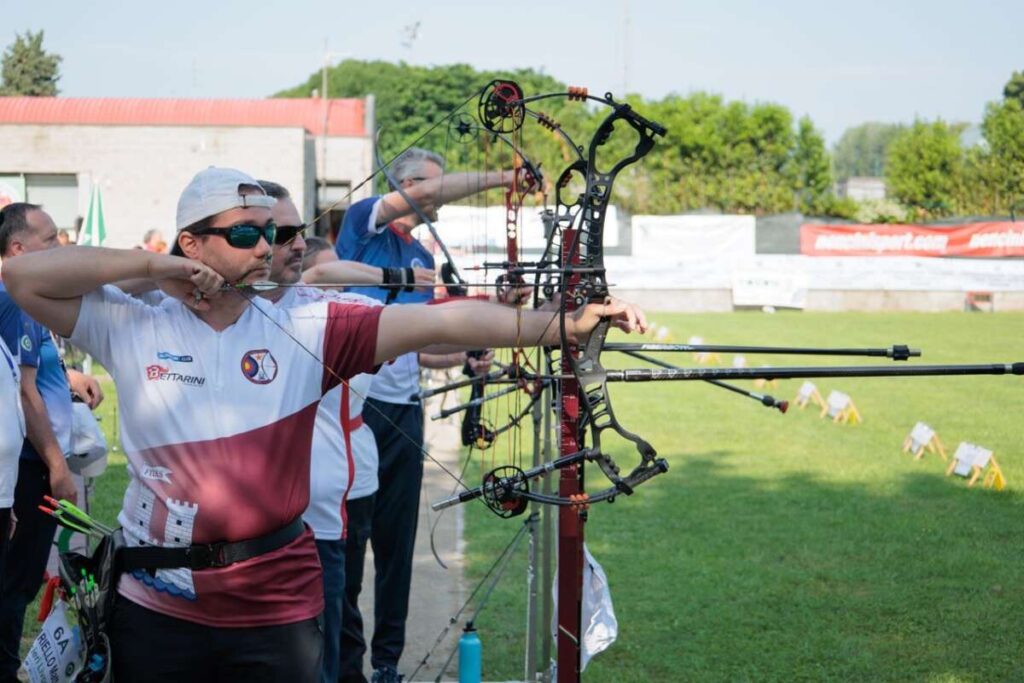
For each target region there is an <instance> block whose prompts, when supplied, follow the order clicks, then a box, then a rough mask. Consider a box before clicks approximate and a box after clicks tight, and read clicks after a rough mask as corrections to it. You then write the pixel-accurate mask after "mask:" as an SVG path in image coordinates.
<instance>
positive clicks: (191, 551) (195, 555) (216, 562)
mask: <svg viewBox="0 0 1024 683" xmlns="http://www.w3.org/2000/svg"><path fill="white" fill-rule="evenodd" d="M224 545H225V544H223V543H206V544H203V545H192V546H189V547H188V549H187V550H186V551H185V555H186V556H187V557H188V566H189V568H190V569H193V570H195V569H212V568H215V567H226V566H227V564H226V563H225V562H224Z"/></svg>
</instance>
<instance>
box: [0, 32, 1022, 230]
mask: <svg viewBox="0 0 1024 683" xmlns="http://www.w3.org/2000/svg"><path fill="white" fill-rule="evenodd" d="M60 61H61V57H60V56H59V55H56V54H52V53H50V52H47V51H46V50H45V49H44V48H43V32H42V31H39V32H37V33H32V32H31V31H28V32H26V33H25V34H24V35H20V34H19V35H17V36H16V39H15V41H14V43H13V44H11V45H10V46H8V47H7V49H6V50H5V52H4V54H3V57H2V64H0V74H2V83H0V94H3V95H34V96H40V95H49V96H53V95H56V94H57V93H58V89H57V81H58V80H59V78H60V72H59V65H60ZM499 78H502V79H511V80H514V81H516V82H517V83H519V84H520V85H521V86H522V87H523V90H524V91H525V92H526V93H527V94H531V93H542V92H554V91H564V90H565V88H566V84H565V83H562V82H561V81H559V80H558V79H556V78H553V77H552V76H549V75H547V74H544V73H540V72H538V71H535V70H532V69H515V70H511V71H501V72H498V71H483V70H478V69H474V68H473V67H471V66H469V65H466V64H453V65H446V66H432V67H425V66H415V65H410V64H406V63H401V62H400V63H397V64H395V63H389V62H382V61H360V60H353V59H349V60H345V61H343V62H341V63H339V64H337V65H336V66H333V67H331V68H330V69H329V70H328V72H327V93H326V94H327V95H328V96H330V97H366V96H367V95H374V96H375V98H376V122H377V125H378V126H379V129H380V138H379V143H380V148H381V150H382V152H383V154H384V157H385V158H388V156H389V155H391V154H394V153H397V152H398V151H400V150H401V149H402V148H403V147H405V146H406V145H408V144H410V143H411V142H413V141H416V140H418V139H419V141H418V143H417V144H420V145H421V146H427V147H432V148H434V149H435V150H437V151H438V152H439V153H441V154H442V155H443V156H444V157H445V158H446V159H447V160H448V164H449V168H451V169H453V170H455V169H475V168H480V167H481V166H484V165H490V166H500V165H503V164H507V163H509V162H510V159H511V152H510V149H509V147H508V145H506V144H505V143H504V142H503V141H499V140H496V139H494V138H493V137H491V136H487V135H482V134H479V131H473V132H472V133H473V134H470V135H466V134H465V130H464V129H460V128H459V127H458V126H457V125H456V124H457V123H458V122H459V121H460V120H461V119H459V118H458V117H456V119H455V121H454V122H453V121H446V120H445V117H446V116H447V114H448V113H449V112H451V111H453V110H456V109H459V108H461V107H464V106H465V107H467V108H468V109H469V110H470V111H472V110H473V108H475V107H476V105H477V102H476V95H474V93H478V92H479V90H480V88H481V86H482V84H485V83H487V82H489V81H491V80H493V79H499ZM322 87H323V86H322V74H321V73H320V72H316V73H313V74H311V75H310V76H309V78H308V79H307V80H306V82H304V83H302V84H300V85H297V86H295V87H293V88H290V89H288V90H284V91H282V92H279V93H277V94H275V95H274V97H310V96H312V95H313V94H314V93H316V92H318V91H319V90H320V89H321V88H322ZM321 94H323V93H321ZM1001 95H1002V97H1000V98H997V99H994V100H993V101H991V102H989V103H988V104H987V106H986V109H985V115H984V118H983V120H982V122H981V125H980V130H979V131H978V132H979V133H980V135H979V134H976V135H974V138H975V139H970V136H969V135H966V134H965V133H970V132H972V131H971V130H969V129H968V128H969V127H968V126H967V125H966V124H964V123H959V122H946V121H943V120H941V119H940V120H935V121H925V120H918V121H914V122H913V123H911V124H909V125H903V124H884V123H866V124H863V125H860V126H856V127H853V128H851V129H849V130H847V131H846V132H845V133H844V134H843V136H842V138H840V140H839V142H838V143H837V144H836V145H835V147H834V148H833V150H832V152H831V153H829V151H828V149H827V148H826V145H825V141H824V138H823V137H822V135H821V132H820V131H819V130H818V129H817V128H815V127H814V124H813V122H812V121H811V120H810V119H809V118H808V117H802V118H800V119H795V118H794V116H793V114H792V113H791V112H790V111H789V110H788V109H787V108H786V107H783V106H781V105H778V104H772V103H746V102H739V101H726V100H725V99H724V98H723V97H721V96H719V95H715V94H710V93H704V92H697V93H693V94H690V95H685V96H683V95H675V94H673V95H668V96H666V97H663V98H661V99H654V100H648V99H643V98H641V97H639V96H635V95H633V96H629V97H628V98H626V101H628V102H629V103H630V104H632V105H633V106H634V107H635V108H636V109H638V110H639V111H641V112H643V114H644V115H645V116H647V117H648V118H650V119H653V120H656V121H658V122H660V123H662V124H663V125H664V126H666V128H667V129H668V133H667V135H666V136H665V138H664V139H663V140H659V142H658V144H657V145H656V146H655V148H654V150H653V151H652V152H651V153H650V154H649V155H648V156H647V157H646V158H645V159H644V160H643V162H642V163H640V164H638V165H635V166H633V167H630V168H629V169H628V170H627V171H626V172H624V173H623V174H622V175H621V176H620V179H619V181H618V183H617V185H616V190H617V196H616V201H617V202H618V203H619V204H620V205H621V206H622V207H623V208H624V209H626V210H628V211H632V212H634V213H650V214H669V213H679V212H685V211H693V210H701V209H711V210H714V211H720V212H724V213H753V214H771V213H784V212H790V211H799V212H802V213H804V214H809V215H818V216H833V217H839V218H848V219H855V220H860V221H901V220H928V219H935V218H943V217H947V216H953V215H960V216H964V215H985V216H1001V215H1008V214H1016V213H1024V71H1019V72H1014V73H1013V74H1012V76H1011V77H1010V79H1009V81H1008V82H1007V84H1006V86H1005V88H1004V89H1003V92H1002V93H1001ZM467 98H468V99H467ZM536 107H537V108H539V109H541V110H542V111H543V112H544V113H545V114H546V115H547V116H548V117H550V119H552V120H554V121H556V122H557V123H558V124H559V125H560V126H561V127H562V129H564V130H565V131H567V132H570V134H571V135H573V137H574V141H575V143H577V144H584V143H585V142H586V141H587V140H589V138H590V133H591V132H592V131H593V130H594V128H595V127H596V126H597V125H598V124H599V123H600V121H601V119H602V118H603V117H604V115H605V113H606V112H603V111H601V107H599V106H592V105H590V104H587V105H584V104H581V103H578V102H568V101H566V100H565V99H551V100H545V101H543V102H540V103H538V104H537V105H536ZM460 130H461V132H460ZM424 131H429V133H428V135H426V136H425V137H422V139H420V138H421V136H422V135H423V133H424ZM515 137H516V139H514V140H511V142H512V143H513V144H514V145H515V146H516V147H518V148H520V149H522V150H524V151H525V152H526V153H527V155H528V156H529V157H530V158H531V159H532V160H533V161H535V162H540V163H541V166H542V168H543V169H545V170H546V171H547V172H548V174H552V173H554V172H555V171H557V170H558V169H561V168H563V167H565V166H566V165H567V163H568V162H569V161H570V160H571V159H572V158H573V155H574V150H573V149H571V146H570V144H569V143H568V142H566V140H565V139H564V138H563V137H561V136H559V135H558V134H557V133H556V132H553V131H551V130H549V128H545V127H544V126H541V125H537V124H536V122H534V121H528V122H527V125H526V126H524V128H523V131H522V132H521V133H520V134H518V135H517V136H515ZM633 142H635V140H633V139H631V138H630V137H629V136H626V135H623V136H619V135H616V136H613V138H612V140H611V142H610V143H609V144H608V145H607V148H606V149H605V150H603V153H604V154H605V155H607V158H609V159H611V158H612V157H613V156H615V155H617V154H625V153H626V152H627V151H628V149H629V147H630V146H631V144H633ZM854 176H873V177H882V178H884V179H885V182H886V186H887V192H888V199H887V200H886V201H884V202H875V203H872V202H859V203H858V202H855V201H852V200H850V199H847V198H840V197H838V196H837V195H836V193H835V189H834V188H835V181H836V180H837V179H839V180H845V179H848V178H850V177H854ZM548 180H549V182H550V181H553V180H555V179H554V178H549V179H548Z"/></svg>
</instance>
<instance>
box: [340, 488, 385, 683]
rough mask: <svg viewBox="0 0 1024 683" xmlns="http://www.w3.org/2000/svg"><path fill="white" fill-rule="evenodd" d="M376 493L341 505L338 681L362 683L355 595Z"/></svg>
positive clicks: (358, 590)
mask: <svg viewBox="0 0 1024 683" xmlns="http://www.w3.org/2000/svg"><path fill="white" fill-rule="evenodd" d="M375 495H376V494H370V495H369V496H366V497H364V498H355V499H350V500H349V501H348V502H347V503H346V504H345V505H346V509H347V511H348V524H347V529H346V534H345V595H344V598H343V599H342V604H341V667H340V669H341V670H340V672H339V677H338V680H339V681H343V682H344V683H365V681H366V677H365V676H363V655H364V654H365V653H366V639H365V638H364V637H363V615H362V614H361V613H360V612H359V594H360V593H361V592H362V590H363V567H364V565H365V564H366V544H367V543H369V542H370V529H371V528H372V526H373V502H374V498H375Z"/></svg>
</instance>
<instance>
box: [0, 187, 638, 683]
mask: <svg viewBox="0 0 1024 683" xmlns="http://www.w3.org/2000/svg"><path fill="white" fill-rule="evenodd" d="M273 203H274V200H273V199H272V198H270V197H268V196H267V195H266V194H265V193H264V192H263V190H262V189H261V188H260V187H259V186H258V184H257V183H256V181H255V180H254V179H253V178H251V177H250V176H248V175H246V174H244V173H241V172H239V171H234V170H232V169H216V168H210V169H207V170H205V171H202V172H201V173H199V174H198V175H197V176H196V177H195V178H194V179H193V180H192V182H191V183H190V184H189V185H188V187H186V188H185V191H184V192H183V193H182V195H181V198H180V199H179V202H178V218H177V223H178V226H179V233H178V236H177V238H176V241H177V244H178V246H179V247H180V249H181V252H182V254H183V255H184V258H182V257H176V256H172V255H163V254H153V253H148V252H145V251H143V250H120V249H106V248H103V247H66V248H64V249H57V250H53V251H52V252H51V253H48V254H46V255H45V256H41V255H39V254H25V255H23V256H20V257H19V258H17V259H14V260H13V261H12V262H11V263H10V264H9V265H6V264H5V273H4V279H5V283H6V284H7V287H8V290H9V293H10V295H11V297H12V298H13V299H14V300H15V301H16V302H17V303H18V305H19V306H21V307H22V308H23V309H24V310H25V311H26V312H27V313H28V314H29V315H31V316H32V317H33V318H35V319H36V320H39V321H40V322H41V323H42V324H45V325H47V326H49V327H50V328H51V329H53V330H54V331H55V332H57V333H58V334H60V335H63V336H68V337H70V338H71V341H72V342H74V343H75V345H76V346H77V347H79V348H82V349H84V350H86V351H87V352H89V353H90V354H92V355H93V357H95V358H96V359H97V360H99V362H101V363H102V364H103V366H104V367H105V368H106V369H107V370H108V371H109V372H110V374H111V376H112V377H113V379H114V381H115V383H116V384H117V388H118V401H119V404H120V411H119V415H121V416H122V420H121V424H120V427H121V436H122V439H121V441H122V446H123V447H124V451H125V455H126V456H127V458H128V460H129V463H130V467H129V468H128V471H129V476H130V483H129V486H128V490H127V491H126V493H125V499H124V504H123V507H122V510H121V513H120V515H119V517H118V519H119V521H120V523H121V526H122V529H123V533H124V536H125V542H126V544H127V546H128V549H127V550H126V553H127V555H123V556H122V560H123V561H125V560H127V559H128V558H135V559H134V560H133V563H134V566H135V567H137V568H132V567H129V568H128V570H127V571H126V573H124V574H122V576H121V578H120V582H119V584H118V594H119V595H118V598H117V602H116V604H115V606H114V610H113V614H112V619H111V623H110V626H109V629H108V630H109V635H110V640H111V646H112V649H113V653H112V661H113V669H114V671H113V673H114V679H115V680H117V681H118V682H119V683H132V682H134V681H147V682H153V683H160V682H163V681H168V682H169V681H174V682H180V681H188V682H189V683H201V682H202V681H227V680H230V681H236V680H238V681H241V680H244V681H250V682H259V681H267V682H271V681H282V680H287V681H292V682H294V683H315V682H316V681H318V680H319V676H320V657H321V651H322V650H321V648H322V635H321V631H320V628H319V625H318V623H317V617H318V616H319V614H320V613H321V611H322V609H323V587H322V579H321V571H320V564H319V562H318V559H317V554H316V547H315V545H314V543H313V538H312V535H311V534H310V533H309V532H308V531H307V530H305V529H304V527H303V525H302V523H301V520H300V516H301V514H302V513H303V511H304V510H305V509H306V507H307V503H308V501H309V477H310V470H309V467H310V459H309V454H310V450H311V441H312V438H313V432H314V429H313V426H314V422H315V417H316V413H317V410H318V408H319V404H320V402H321V399H322V397H323V395H324V394H325V393H326V392H328V391H329V390H330V389H332V388H333V387H335V386H338V385H339V384H343V383H344V382H345V381H347V380H348V379H350V378H352V377H354V376H355V375H357V374H360V373H363V372H372V371H374V370H375V369H376V368H378V367H379V366H380V364H382V363H384V362H385V361H387V360H389V359H392V358H395V357H397V356H399V355H401V354H403V353H409V352H413V351H416V350H417V349H422V348H425V347H430V346H432V345H441V346H444V347H446V348H451V347H454V348H463V349H466V348H468V349H473V348H482V347H489V346H513V345H520V344H523V343H526V344H557V343H558V342H559V326H558V325H557V324H552V321H553V319H552V317H551V314H550V313H544V312H540V311H516V310H512V309H508V308H505V307H502V306H497V305H490V304H487V303H484V302H478V301H461V302H455V303H452V304H448V305H444V306H414V305H410V306H389V307H383V306H378V307H373V306H361V305H355V304H347V303H340V302H335V301H331V300H326V299H325V300H322V301H320V300H318V301H313V302H310V303H308V304H303V305H299V306H294V307H288V308H283V307H279V306H275V305H273V304H271V303H270V302H268V301H266V300H264V299H262V298H261V297H259V296H255V291H254V287H253V286H254V285H257V286H258V285H259V284H260V283H263V282H265V281H266V280H267V278H268V277H269V275H270V264H269V260H270V258H269V257H270V256H271V248H272V247H271V244H270V243H269V242H270V240H268V236H269V235H268V229H267V228H268V224H269V223H270V222H271V207H272V206H273ZM239 226H253V227H255V228H257V229H258V232H259V236H258V237H257V239H256V240H255V244H254V245H253V246H251V247H249V248H245V247H239V246H232V244H230V243H229V242H228V239H227V238H226V237H225V235H227V234H230V232H231V229H232V228H237V227H239ZM242 232H243V231H240V230H235V237H234V238H233V239H234V242H235V244H236V245H237V244H238V243H239V241H240V239H244V240H246V241H247V240H248V239H249V238H245V237H240V234H241V233H242ZM274 236H275V237H276V234H275V235H274ZM51 254H52V255H51ZM134 278H149V279H153V280H159V281H162V282H164V283H165V284H164V287H165V291H171V292H173V293H175V294H176V295H177V296H180V297H181V298H180V301H165V302H163V303H162V304H161V305H160V306H155V307H154V306H147V305H146V304H144V303H142V302H141V301H138V300H136V299H133V298H132V297H130V296H128V295H127V294H125V293H123V292H122V291H120V290H118V289H116V288H114V287H108V286H106V285H108V284H110V283H113V282H118V281H123V280H128V279H134ZM603 316H607V317H609V318H611V320H612V321H613V323H614V324H615V325H616V326H617V327H619V328H621V329H624V330H626V331H632V330H634V329H639V330H641V331H643V330H644V329H645V328H646V321H645V320H644V318H643V315H642V314H641V313H640V312H639V311H638V310H636V309H635V308H634V307H632V306H630V305H629V304H626V303H624V302H621V301H617V300H615V299H609V300H608V301H607V302H605V303H603V304H592V305H588V306H585V307H583V308H581V309H579V311H578V312H576V313H574V314H573V316H571V317H570V318H568V319H567V321H566V330H565V331H566V334H567V335H568V338H569V340H570V342H571V343H575V344H581V343H585V341H586V337H587V336H588V335H589V334H590V332H591V331H592V330H593V329H594V326H595V325H596V324H597V323H598V321H599V320H601V318H602V317H603ZM153 548H155V549H156V550H157V552H155V553H154V552H150V551H151V550H152V549H153ZM154 557H160V558H163V559H162V560H161V561H160V562H159V563H156V564H154V563H155V562H156V560H154V559H152V558H154ZM146 558H150V559H146Z"/></svg>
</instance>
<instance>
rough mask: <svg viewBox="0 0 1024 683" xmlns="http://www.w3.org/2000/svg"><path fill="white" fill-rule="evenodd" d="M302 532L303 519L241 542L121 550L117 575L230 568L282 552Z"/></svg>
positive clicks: (297, 518) (303, 528) (297, 519)
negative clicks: (178, 569)
mask: <svg viewBox="0 0 1024 683" xmlns="http://www.w3.org/2000/svg"><path fill="white" fill-rule="evenodd" d="M305 528H306V525H305V524H303V523H302V518H301V517H296V518H295V519H293V520H292V521H291V522H290V523H289V524H287V525H286V526H283V527H281V528H280V529H278V530H277V531H272V532H270V533H269V534H266V535H265V536H259V537H258V538H249V539H246V540H244V541H231V542H228V541H219V542H217V543H202V544H196V545H191V546H188V547H187V548H158V547H156V546H147V547H144V548H121V549H120V551H119V552H118V557H117V566H118V569H119V570H120V571H124V572H130V571H134V570H136V569H177V568H180V567H188V568H189V569H212V568H216V567H227V566H228V565H230V564H234V563H236V562H241V561H242V560H248V559H251V558H253V557H257V556H259V555H264V554H266V553H270V552H273V551H275V550H278V549H280V548H283V547H285V546H286V545H288V544H289V543H291V542H292V541H294V540H295V539H296V538H298V537H299V536H301V535H302V532H303V531H304V530H305Z"/></svg>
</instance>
